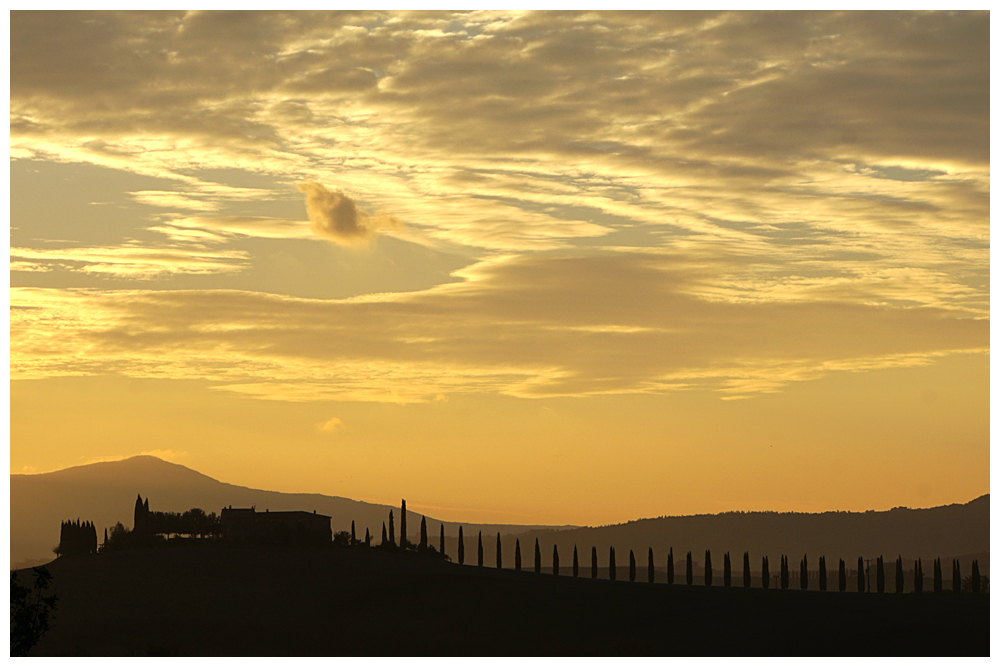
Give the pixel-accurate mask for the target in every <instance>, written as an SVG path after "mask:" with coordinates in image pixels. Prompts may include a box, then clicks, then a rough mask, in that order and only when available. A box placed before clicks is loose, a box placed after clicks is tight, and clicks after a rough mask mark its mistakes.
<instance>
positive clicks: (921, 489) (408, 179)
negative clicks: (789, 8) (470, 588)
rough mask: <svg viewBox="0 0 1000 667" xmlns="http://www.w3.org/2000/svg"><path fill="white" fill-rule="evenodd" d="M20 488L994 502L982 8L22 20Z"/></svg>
mask: <svg viewBox="0 0 1000 667" xmlns="http://www.w3.org/2000/svg"><path fill="white" fill-rule="evenodd" d="M10 22H11V23H10V37H11V50H10V54H11V128H10V142H11V162H10V170H11V176H10V193H11V202H10V211H11V232H10V245H11V251H10V269H11V271H10V279H11V289H10V306H11V309H10V337H11V346H10V374H11V375H10V378H11V382H10V388H11V389H10V390H11V401H10V415H11V418H10V465H11V467H10V471H11V473H23V472H38V471H48V470H56V469H62V468H66V467H70V466H74V465H79V464H81V463H86V462H91V461H97V460H113V459H120V458H126V457H130V456H133V455H137V454H141V453H148V454H154V455H156V456H158V457H160V458H163V459H167V460H171V461H174V462H177V463H181V464H183V465H185V466H187V467H189V468H192V469H194V470H197V471H199V472H202V473H204V474H206V475H208V476H210V477H213V478H215V479H219V480H222V481H226V482H229V483H232V484H238V485H243V486H248V487H254V488H261V489H270V490H276V491H285V492H302V493H323V494H327V495H337V496H344V497H348V498H353V499H357V500H365V501H369V502H377V503H384V504H389V505H393V504H395V503H397V502H398V500H399V498H400V497H405V498H407V500H408V502H410V503H411V505H412V506H413V507H414V508H420V507H422V508H426V509H425V511H427V512H429V513H431V512H432V510H431V508H433V512H432V513H433V514H434V515H435V516H437V517H439V518H441V519H444V520H452V519H453V518H461V519H462V520H465V521H481V522H504V523H519V524H522V523H523V524H527V523H532V524H549V525H557V524H577V525H600V524H609V523H619V522H624V521H628V520H631V519H636V518H640V517H644V516H662V515H678V514H698V513H715V512H720V511H728V510H734V509H745V510H774V511H804V512H812V511H823V510H828V509H841V510H848V511H864V510H866V509H888V508H891V507H896V506H909V507H930V506H937V505H946V504H950V503H964V502H968V501H969V500H971V499H973V498H977V497H979V496H982V495H983V494H986V493H989V453H990V452H989V299H990V285H989V268H990V267H989V236H990V230H989V193H990V190H989V167H990V165H989V129H990V114H989V83H990V81H989V14H988V12H982V13H975V12H971V13H970V12H948V13H945V12H941V13H912V12H890V13H880V12H873V13H851V12H848V13H829V14H828V13H812V12H810V13H782V12H778V13H758V12H722V13H695V12H680V13H675V12H660V13H653V14H645V13H632V12H628V13H613V12H597V13H594V12H591V13H576V12H558V13H545V12H540V13H533V12H529V13H520V12H464V13H461V12H460V13H454V12H430V13H428V12H413V13H410V12H371V13H368V12H322V13H292V14H282V13H274V12H232V13H222V14H219V13H211V12H209V13H206V12H136V13H131V12H113V13H100V12H82V13H73V12H69V13H64V12H18V11H15V12H11V16H10Z"/></svg>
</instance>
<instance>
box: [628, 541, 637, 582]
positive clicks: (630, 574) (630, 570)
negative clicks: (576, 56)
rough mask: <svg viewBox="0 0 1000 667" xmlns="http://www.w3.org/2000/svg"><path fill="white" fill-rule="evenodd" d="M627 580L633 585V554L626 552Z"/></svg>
mask: <svg viewBox="0 0 1000 667" xmlns="http://www.w3.org/2000/svg"><path fill="white" fill-rule="evenodd" d="M628 580H629V581H631V582H632V583H635V552H633V551H632V550H631V549H629V550H628Z"/></svg>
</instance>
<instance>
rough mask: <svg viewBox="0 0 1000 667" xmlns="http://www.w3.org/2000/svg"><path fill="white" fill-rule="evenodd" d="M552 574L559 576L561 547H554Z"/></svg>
mask: <svg viewBox="0 0 1000 667" xmlns="http://www.w3.org/2000/svg"><path fill="white" fill-rule="evenodd" d="M552 574H554V575H555V576H557V577H558V576H559V545H558V544H553V545H552Z"/></svg>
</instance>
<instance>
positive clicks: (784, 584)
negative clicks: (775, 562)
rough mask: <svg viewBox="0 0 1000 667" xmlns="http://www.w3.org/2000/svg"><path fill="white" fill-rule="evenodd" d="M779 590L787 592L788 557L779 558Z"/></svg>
mask: <svg viewBox="0 0 1000 667" xmlns="http://www.w3.org/2000/svg"><path fill="white" fill-rule="evenodd" d="M781 590H783V591H784V590H788V556H782V557H781Z"/></svg>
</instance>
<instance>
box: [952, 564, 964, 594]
mask: <svg viewBox="0 0 1000 667" xmlns="http://www.w3.org/2000/svg"><path fill="white" fill-rule="evenodd" d="M951 590H952V592H953V593H961V592H962V565H961V564H960V563H959V562H958V560H953V561H951Z"/></svg>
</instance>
